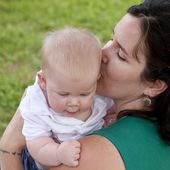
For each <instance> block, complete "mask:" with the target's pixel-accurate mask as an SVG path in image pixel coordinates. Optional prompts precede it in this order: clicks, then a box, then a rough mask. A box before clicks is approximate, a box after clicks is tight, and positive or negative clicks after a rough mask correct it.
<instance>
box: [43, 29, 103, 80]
mask: <svg viewBox="0 0 170 170" xmlns="http://www.w3.org/2000/svg"><path fill="white" fill-rule="evenodd" d="M100 63H101V48H100V43H99V40H98V39H97V38H96V37H95V36H94V35H93V34H92V33H90V32H89V31H87V30H85V29H77V28H72V27H66V28H64V29H61V30H57V31H54V32H52V33H50V34H49V35H48V36H47V37H46V39H45V41H44V45H43V61H42V71H43V73H44V75H45V77H46V79H48V78H49V79H54V78H55V77H56V76H57V77H58V75H59V76H64V77H65V78H68V79H71V80H73V81H78V80H79V79H82V78H83V79H88V78H89V77H90V78H92V79H95V80H96V78H97V77H98V75H99V71H100Z"/></svg>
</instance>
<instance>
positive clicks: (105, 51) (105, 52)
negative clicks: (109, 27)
mask: <svg viewBox="0 0 170 170" xmlns="http://www.w3.org/2000/svg"><path fill="white" fill-rule="evenodd" d="M111 44H112V41H111V40H110V41H108V42H107V43H106V45H104V47H103V48H102V63H103V64H107V63H108V52H109V47H110V46H111Z"/></svg>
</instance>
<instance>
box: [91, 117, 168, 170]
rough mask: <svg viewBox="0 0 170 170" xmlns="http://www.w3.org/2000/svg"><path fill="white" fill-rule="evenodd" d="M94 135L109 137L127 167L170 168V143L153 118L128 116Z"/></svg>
mask: <svg viewBox="0 0 170 170" xmlns="http://www.w3.org/2000/svg"><path fill="white" fill-rule="evenodd" d="M93 134H98V135H101V136H104V137H106V138H107V139H109V140H110V141H111V142H112V143H113V144H114V145H115V146H116V148H117V149H118V150H119V152H120V155H121V156H122V159H123V161H124V164H125V167H126V170H170V146H169V145H168V144H167V143H165V142H164V141H163V140H162V139H161V137H160V135H159V133H158V130H157V126H156V124H155V123H154V122H152V121H149V120H146V119H142V118H137V117H132V116H127V117H124V118H122V119H120V120H119V121H117V122H116V123H115V124H113V125H111V126H109V127H108V128H105V129H101V130H99V131H96V132H94V133H93Z"/></svg>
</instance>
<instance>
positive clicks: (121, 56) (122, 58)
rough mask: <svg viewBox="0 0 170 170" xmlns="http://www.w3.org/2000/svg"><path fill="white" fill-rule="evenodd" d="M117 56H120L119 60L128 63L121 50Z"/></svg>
mask: <svg viewBox="0 0 170 170" xmlns="http://www.w3.org/2000/svg"><path fill="white" fill-rule="evenodd" d="M117 56H118V58H119V59H120V60H122V61H126V58H125V57H123V54H122V51H121V49H119V50H118V52H117Z"/></svg>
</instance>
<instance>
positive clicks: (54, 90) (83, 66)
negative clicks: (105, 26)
mask: <svg viewBox="0 0 170 170" xmlns="http://www.w3.org/2000/svg"><path fill="white" fill-rule="evenodd" d="M100 64H101V47H100V43H99V40H98V39H97V38H96V37H95V36H94V35H93V34H92V33H90V32H88V31H87V30H85V29H76V28H72V27H67V28H64V29H61V30H57V31H54V32H52V33H50V34H49V35H48V36H47V37H46V39H45V41H44V45H43V60H42V70H41V71H39V72H38V73H37V76H36V81H35V83H34V85H32V86H29V87H28V88H27V91H26V96H25V97H24V99H23V100H22V101H21V103H20V106H19V108H20V110H21V113H22V117H23V118H24V126H23V135H24V136H25V138H26V144H27V148H28V151H29V153H30V154H31V155H32V157H33V158H34V159H35V160H36V161H37V162H38V165H39V164H41V165H46V166H58V165H60V164H61V163H63V164H65V165H68V166H77V165H78V159H79V158H80V149H81V148H80V143H79V141H78V140H77V139H79V138H80V137H82V136H84V135H87V134H89V133H91V132H93V131H95V130H98V129H100V128H102V127H103V124H104V119H103V118H104V116H105V115H106V113H107V110H108V109H109V108H111V107H112V105H113V101H112V100H111V99H109V98H106V97H102V96H99V95H95V92H96V86H97V80H98V79H99V77H100ZM39 167H40V166H39Z"/></svg>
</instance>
